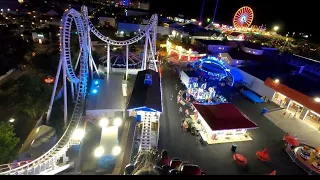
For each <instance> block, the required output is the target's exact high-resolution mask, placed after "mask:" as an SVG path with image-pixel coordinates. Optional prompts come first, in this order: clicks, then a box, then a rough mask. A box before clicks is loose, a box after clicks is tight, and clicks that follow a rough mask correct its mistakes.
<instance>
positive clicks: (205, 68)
mask: <svg viewBox="0 0 320 180" xmlns="http://www.w3.org/2000/svg"><path fill="white" fill-rule="evenodd" d="M192 66H193V67H194V68H195V69H197V70H198V71H201V72H202V74H203V75H205V76H208V78H211V79H217V80H219V81H221V80H225V81H226V82H227V84H228V85H230V86H233V84H234V77H233V75H232V74H231V73H230V69H228V68H227V67H226V66H225V65H224V62H223V61H222V60H219V59H218V58H216V57H214V56H208V57H205V58H202V59H200V60H198V61H196V62H194V63H193V64H192Z"/></svg>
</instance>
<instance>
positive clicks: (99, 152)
mask: <svg viewBox="0 0 320 180" xmlns="http://www.w3.org/2000/svg"><path fill="white" fill-rule="evenodd" d="M103 153H104V149H103V147H100V146H99V147H97V148H96V149H95V150H94V156H95V157H101V156H102V155H103Z"/></svg>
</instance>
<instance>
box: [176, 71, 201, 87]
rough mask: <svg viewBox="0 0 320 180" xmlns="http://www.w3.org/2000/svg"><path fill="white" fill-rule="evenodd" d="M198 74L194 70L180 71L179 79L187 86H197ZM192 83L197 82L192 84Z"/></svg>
mask: <svg viewBox="0 0 320 180" xmlns="http://www.w3.org/2000/svg"><path fill="white" fill-rule="evenodd" d="M198 78H199V74H198V73H197V72H196V71H181V72H180V80H181V82H182V84H184V85H185V86H186V87H187V88H190V87H197V86H198V85H197V84H198ZM194 83H197V84H196V85H194Z"/></svg>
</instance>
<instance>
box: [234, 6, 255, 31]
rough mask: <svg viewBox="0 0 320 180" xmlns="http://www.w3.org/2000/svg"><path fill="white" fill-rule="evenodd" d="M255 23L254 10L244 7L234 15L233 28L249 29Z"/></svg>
mask: <svg viewBox="0 0 320 180" xmlns="http://www.w3.org/2000/svg"><path fill="white" fill-rule="evenodd" d="M252 21H253V10H252V9H251V8H250V7H248V6H243V7H241V8H240V9H238V11H237V12H236V13H235V14H234V17H233V27H234V28H236V29H242V28H249V27H250V25H251V23H252Z"/></svg>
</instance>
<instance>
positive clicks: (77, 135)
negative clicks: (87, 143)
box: [71, 129, 85, 141]
mask: <svg viewBox="0 0 320 180" xmlns="http://www.w3.org/2000/svg"><path fill="white" fill-rule="evenodd" d="M84 135H85V131H84V129H76V130H75V131H74V132H73V134H72V137H71V138H72V139H73V140H78V141H81V140H82V139H83V138H84Z"/></svg>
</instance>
